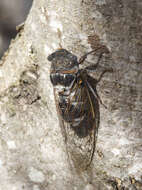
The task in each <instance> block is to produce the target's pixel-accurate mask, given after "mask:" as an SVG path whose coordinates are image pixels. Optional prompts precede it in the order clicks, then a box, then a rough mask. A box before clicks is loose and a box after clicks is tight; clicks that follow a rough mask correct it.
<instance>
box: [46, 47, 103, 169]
mask: <svg viewBox="0 0 142 190" xmlns="http://www.w3.org/2000/svg"><path fill="white" fill-rule="evenodd" d="M60 53H61V54H60ZM55 55H56V56H55ZM49 60H50V61H52V65H51V73H50V78H51V82H52V84H53V87H54V93H55V100H56V106H57V109H58V113H59V118H60V119H61V120H62V121H61V122H62V132H63V136H64V137H65V139H66V147H67V152H68V155H69V158H70V161H71V163H73V165H74V167H75V168H80V169H86V168H87V166H88V165H89V164H90V162H91V160H92V156H93V153H94V149H95V140H96V135H97V129H98V125H99V104H98V101H97V99H96V98H95V96H94V94H93V92H92V89H93V90H95V88H96V81H95V79H92V78H91V77H90V76H89V75H88V74H87V72H86V71H85V70H80V69H79V66H78V62H77V58H76V56H74V55H73V54H71V53H69V52H68V51H66V50H59V51H57V52H55V53H54V54H51V55H50V57H49ZM63 62H64V63H63ZM70 65H71V66H70ZM88 84H89V85H90V87H91V88H90V87H89V86H88Z"/></svg>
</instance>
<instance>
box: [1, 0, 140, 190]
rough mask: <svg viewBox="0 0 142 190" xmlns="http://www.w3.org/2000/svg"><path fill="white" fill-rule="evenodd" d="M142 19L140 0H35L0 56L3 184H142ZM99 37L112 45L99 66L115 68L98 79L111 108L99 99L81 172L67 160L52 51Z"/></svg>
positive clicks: (37, 187) (68, 188)
mask: <svg viewBox="0 0 142 190" xmlns="http://www.w3.org/2000/svg"><path fill="white" fill-rule="evenodd" d="M141 20H142V3H141V0H119V1H118V0H115V1H114V0H109V1H107V0H84V1H82V0H76V1H64V0H60V1H59V0H52V1H49V0H41V1H39V0H34V2H33V6H32V9H31V11H30V14H29V16H28V18H27V20H26V22H25V26H24V29H21V31H20V32H19V34H18V35H17V37H16V39H15V40H13V41H12V43H11V46H10V48H9V50H8V51H7V52H6V53H5V55H4V56H3V59H2V60H1V62H0V189H4V190H16V189H17V190H22V189H26V190H47V189H48V190H53V189H58V190H60V189H62V190H72V189H74V190H82V189H83V190H89V189H90V190H91V189H93V190H94V189H96V190H99V189H100V190H106V189H137V190H140V189H142V113H141V109H142V72H141V71H142V65H141V60H142V54H141V53H142V41H141V40H142V21H141ZM100 45H103V46H105V47H106V48H107V49H108V50H109V52H110V53H109V55H104V56H103V58H102V60H101V62H100V68H113V73H112V74H111V73H106V74H105V76H104V78H103V79H102V80H101V81H100V83H99V85H98V87H97V91H98V94H99V96H100V97H101V99H102V101H103V103H104V104H105V105H106V106H107V109H105V108H104V107H103V106H102V105H100V115H101V117H100V127H99V131H98V138H97V144H96V150H95V154H94V158H93V161H92V164H91V166H90V168H88V169H87V170H85V171H83V172H81V173H78V172H76V171H74V170H72V169H71V168H70V166H69V161H68V157H67V153H66V149H65V143H64V141H63V138H62V134H61V130H60V127H59V121H58V116H57V113H56V107H55V102H54V96H53V88H52V85H51V83H50V80H49V69H50V62H48V61H47V56H48V55H49V54H50V53H52V52H53V51H55V50H56V49H58V48H61V47H62V48H65V49H67V50H69V51H71V52H72V53H74V54H76V55H77V56H78V57H80V56H81V55H83V54H84V53H86V52H89V51H90V50H92V49H95V48H96V47H98V46H100ZM96 60H97V57H96V56H93V55H92V56H89V57H88V59H87V61H86V62H85V64H84V65H89V64H92V63H95V62H96ZM91 74H92V75H93V77H94V78H95V77H96V76H98V74H100V71H99V69H98V71H97V72H95V73H94V72H91Z"/></svg>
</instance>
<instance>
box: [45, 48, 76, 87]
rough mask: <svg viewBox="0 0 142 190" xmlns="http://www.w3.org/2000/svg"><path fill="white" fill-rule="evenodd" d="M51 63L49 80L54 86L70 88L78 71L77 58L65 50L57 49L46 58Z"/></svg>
mask: <svg viewBox="0 0 142 190" xmlns="http://www.w3.org/2000/svg"><path fill="white" fill-rule="evenodd" d="M48 60H49V61H51V71H50V78H51V82H52V84H53V85H54V86H56V85H62V86H70V85H71V83H72V82H73V81H74V80H75V77H76V74H77V73H78V70H79V63H78V61H77V57H76V56H75V55H73V54H72V53H70V52H69V51H67V50H65V49H59V50H57V51H55V52H54V53H52V54H51V55H49V56H48Z"/></svg>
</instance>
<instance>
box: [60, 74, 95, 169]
mask: <svg viewBox="0 0 142 190" xmlns="http://www.w3.org/2000/svg"><path fill="white" fill-rule="evenodd" d="M89 79H90V78H89ZM90 82H91V80H90V81H89V83H90ZM92 82H94V81H93V80H92ZM84 83H85V81H84ZM90 85H91V84H90ZM75 100H76V104H79V103H80V102H83V104H82V108H81V109H80V110H79V111H80V113H81V112H84V118H83V119H82V120H81V118H80V121H79V122H78V125H76V126H72V123H68V122H65V120H63V128H64V134H66V147H67V152H68V156H69V160H70V163H71V165H73V167H75V168H77V169H79V170H84V169H86V168H87V167H88V166H89V165H90V163H91V161H92V158H93V154H94V150H95V144H96V137H97V131H98V126H99V104H98V101H97V99H96V98H95V97H94V95H93V93H92V92H91V90H90V89H89V87H88V86H87V85H83V86H78V87H77V90H76V91H75ZM70 104H71V102H70ZM75 114H76V113H75Z"/></svg>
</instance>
